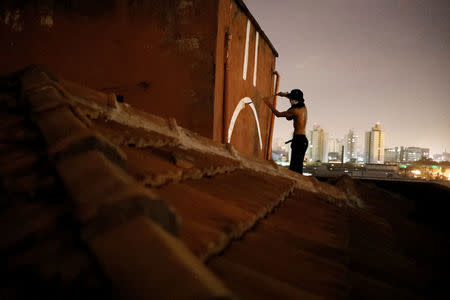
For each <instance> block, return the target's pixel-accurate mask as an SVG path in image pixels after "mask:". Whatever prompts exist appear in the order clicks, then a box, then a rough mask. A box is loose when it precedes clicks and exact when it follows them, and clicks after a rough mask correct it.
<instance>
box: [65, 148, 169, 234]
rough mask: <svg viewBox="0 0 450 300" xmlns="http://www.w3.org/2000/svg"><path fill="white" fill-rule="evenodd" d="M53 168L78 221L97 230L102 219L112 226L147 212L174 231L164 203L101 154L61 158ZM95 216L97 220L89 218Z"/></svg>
mask: <svg viewBox="0 0 450 300" xmlns="http://www.w3.org/2000/svg"><path fill="white" fill-rule="evenodd" d="M57 169H58V172H59V174H60V176H61V178H62V180H63V182H64V184H65V186H66V188H67V189H68V191H69V193H70V195H71V196H72V197H73V199H74V201H75V206H76V211H77V212H76V216H77V217H78V219H79V220H80V221H81V222H82V223H84V224H86V223H88V222H93V223H92V224H95V227H96V228H98V229H100V227H102V225H101V223H104V222H106V223H107V224H106V225H114V223H115V222H123V221H126V219H127V218H129V217H132V216H133V215H135V214H147V215H148V216H149V217H151V218H153V219H154V220H155V221H157V222H160V224H161V225H162V226H164V228H165V229H166V230H168V231H169V232H173V233H176V231H177V229H176V217H175V215H174V214H173V213H172V212H171V210H170V208H169V207H168V206H167V205H166V203H165V202H163V201H160V200H159V199H158V198H157V197H156V196H155V195H154V194H153V193H151V192H150V191H148V190H146V189H144V188H143V187H141V186H139V185H137V184H135V182H134V180H133V178H132V177H131V176H129V175H128V174H126V173H125V172H124V171H123V170H122V169H121V168H120V167H118V166H117V165H115V164H113V163H112V162H110V161H109V160H108V159H107V158H106V157H105V156H104V155H103V154H102V153H100V152H98V151H88V152H85V153H81V154H78V155H74V156H71V157H68V158H64V159H61V160H60V161H58V162H57ZM136 201H137V202H136ZM142 205H144V206H147V209H144V207H142ZM150 207H151V209H148V208H150ZM103 210H106V211H105V212H103ZM114 212H115V213H114ZM97 215H99V218H100V219H101V220H93V219H94V218H95V217H96V216H97ZM105 218H107V219H105ZM110 218H111V219H110ZM102 220H103V222H102ZM93 226H94V225H93ZM92 230H93V231H95V230H94V229H92Z"/></svg>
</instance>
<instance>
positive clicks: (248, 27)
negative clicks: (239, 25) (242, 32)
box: [242, 20, 250, 80]
mask: <svg viewBox="0 0 450 300" xmlns="http://www.w3.org/2000/svg"><path fill="white" fill-rule="evenodd" d="M249 43H250V20H247V34H246V36H245V50H244V70H243V72H242V78H244V80H247V68H248V46H249Z"/></svg>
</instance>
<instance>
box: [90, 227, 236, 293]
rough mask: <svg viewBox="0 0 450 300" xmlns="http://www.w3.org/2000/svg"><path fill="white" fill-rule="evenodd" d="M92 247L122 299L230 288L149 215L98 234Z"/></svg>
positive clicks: (215, 291) (208, 291) (207, 291)
mask: <svg viewBox="0 0 450 300" xmlns="http://www.w3.org/2000/svg"><path fill="white" fill-rule="evenodd" d="M91 246H92V249H93V251H94V252H95V254H96V255H97V257H98V259H99V261H100V263H101V264H102V266H103V268H104V269H105V272H106V273H107V274H108V275H109V276H110V278H111V279H112V280H113V282H115V283H116V284H117V286H118V287H119V292H120V294H121V296H122V297H124V298H126V299H208V298H213V297H217V298H221V297H230V298H231V293H230V291H229V290H227V289H226V288H225V286H223V285H222V283H221V282H220V281H219V280H218V279H217V278H216V277H215V276H214V275H213V274H212V273H211V272H210V271H209V270H208V269H207V268H206V267H205V266H204V265H203V264H201V263H200V262H199V261H198V260H196V259H195V257H194V256H193V255H192V254H190V253H189V251H187V249H185V246H184V245H183V244H182V243H181V242H179V241H178V240H177V239H175V238H173V237H172V236H170V235H169V234H167V233H166V232H165V231H163V230H161V228H160V227H159V226H157V225H155V224H154V223H153V222H151V221H150V220H148V219H145V218H136V219H133V220H131V221H130V222H128V223H125V224H123V225H121V226H119V227H116V228H115V229H114V230H112V231H110V232H107V233H105V234H103V235H100V236H98V237H97V238H95V239H94V240H93V241H92V242H91Z"/></svg>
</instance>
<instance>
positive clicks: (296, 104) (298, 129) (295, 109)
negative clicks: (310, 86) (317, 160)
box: [263, 89, 308, 174]
mask: <svg viewBox="0 0 450 300" xmlns="http://www.w3.org/2000/svg"><path fill="white" fill-rule="evenodd" d="M276 95H278V96H282V97H286V98H288V99H289V100H290V102H291V108H289V109H288V110H287V111H283V112H279V111H278V110H277V109H276V108H275V107H274V106H273V105H272V102H271V99H272V97H265V98H263V100H264V102H265V103H266V104H267V106H268V107H269V108H270V110H271V111H272V113H273V114H274V115H275V116H277V118H279V117H285V118H286V119H288V120H294V136H293V138H292V144H291V149H292V153H291V164H290V166H289V170H292V171H294V172H297V173H300V174H303V159H304V158H305V153H306V150H307V149H308V139H307V138H306V135H305V127H306V121H307V119H308V111H307V110H306V106H305V103H304V102H305V100H304V99H303V92H302V91H301V90H298V89H295V90H292V91H291V92H290V93H278V94H276Z"/></svg>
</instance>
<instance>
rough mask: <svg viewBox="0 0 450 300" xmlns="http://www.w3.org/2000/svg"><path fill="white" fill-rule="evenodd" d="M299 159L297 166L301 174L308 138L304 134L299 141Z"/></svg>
mask: <svg viewBox="0 0 450 300" xmlns="http://www.w3.org/2000/svg"><path fill="white" fill-rule="evenodd" d="M299 148H300V150H299V154H298V157H299V160H300V168H299V171H300V172H299V173H300V174H303V160H304V159H305V153H306V150H307V149H308V139H307V138H306V136H304V137H303V139H302V141H301V142H300V143H299Z"/></svg>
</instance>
